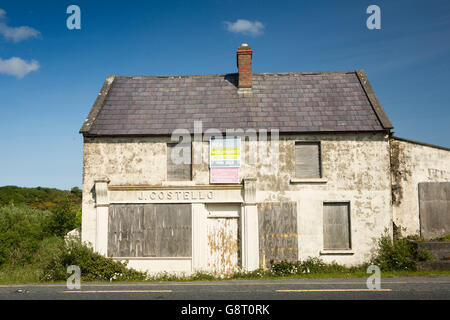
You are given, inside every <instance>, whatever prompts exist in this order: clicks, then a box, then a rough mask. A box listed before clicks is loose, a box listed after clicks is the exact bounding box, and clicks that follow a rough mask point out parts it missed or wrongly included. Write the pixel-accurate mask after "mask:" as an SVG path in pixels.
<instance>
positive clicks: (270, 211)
mask: <svg viewBox="0 0 450 320" xmlns="http://www.w3.org/2000/svg"><path fill="white" fill-rule="evenodd" d="M258 223H259V262H260V265H261V266H262V267H263V268H270V261H271V260H273V261H274V262H280V261H289V262H295V261H297V260H298V240H297V239H298V234H297V203H296V202H283V203H260V204H258Z"/></svg>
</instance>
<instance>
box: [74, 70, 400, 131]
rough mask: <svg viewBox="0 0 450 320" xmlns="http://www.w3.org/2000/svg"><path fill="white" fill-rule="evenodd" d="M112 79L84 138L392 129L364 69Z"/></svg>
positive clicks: (84, 125) (88, 119) (100, 99)
mask: <svg viewBox="0 0 450 320" xmlns="http://www.w3.org/2000/svg"><path fill="white" fill-rule="evenodd" d="M237 76H238V75H237V74H221V75H199V76H138V77H126V76H108V78H107V80H106V81H105V83H104V85H103V88H102V90H101V91H100V93H99V96H98V98H97V100H96V101H95V103H94V106H93V107H92V110H91V112H90V113H89V116H88V117H87V119H86V121H85V123H84V124H83V127H82V128H81V130H80V133H83V134H84V135H87V136H121V135H143V136H145V135H170V134H171V133H172V132H173V131H174V130H175V129H188V130H189V131H190V132H193V123H194V121H195V120H201V121H202V127H203V130H206V129H208V128H217V129H219V130H221V131H222V132H225V130H226V129H238V128H241V129H244V130H246V129H248V128H253V129H255V130H258V129H267V130H270V129H279V131H280V133H304V132H348V131H384V130H389V129H391V128H392V125H391V123H390V121H389V119H388V118H387V116H386V114H385V113H384V111H383V108H382V107H381V105H380V104H379V102H378V100H377V98H376V96H375V94H374V92H373V90H372V88H371V86H370V84H369V82H368V81H367V78H366V76H365V74H364V72H363V71H362V70H357V71H351V72H327V73H283V74H278V73H272V74H265V73H264V74H258V73H254V74H253V80H252V81H253V88H252V92H251V93H245V92H244V93H239V92H238V89H237Z"/></svg>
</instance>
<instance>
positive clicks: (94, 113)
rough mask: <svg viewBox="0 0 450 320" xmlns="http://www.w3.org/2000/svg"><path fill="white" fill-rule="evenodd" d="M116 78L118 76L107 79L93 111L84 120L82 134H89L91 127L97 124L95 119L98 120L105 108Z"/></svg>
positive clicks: (110, 76)
mask: <svg viewBox="0 0 450 320" xmlns="http://www.w3.org/2000/svg"><path fill="white" fill-rule="evenodd" d="M115 78H116V76H115V75H113V74H112V75H109V76H107V77H106V80H105V82H104V83H103V86H102V88H101V89H100V92H99V93H98V96H97V99H95V102H94V104H93V106H92V108H91V111H90V112H89V115H88V116H87V118H86V120H84V123H83V126H82V127H81V129H80V133H82V134H87V133H88V132H89V130H91V127H92V125H93V124H94V122H95V119H97V116H98V114H99V113H100V110H101V109H102V108H103V105H104V103H105V99H106V97H107V96H108V93H109V90H110V89H111V87H112V85H113V82H114V80H115Z"/></svg>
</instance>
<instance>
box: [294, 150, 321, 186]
mask: <svg viewBox="0 0 450 320" xmlns="http://www.w3.org/2000/svg"><path fill="white" fill-rule="evenodd" d="M320 170H321V169H320V144H319V143H318V142H296V143H295V177H296V178H301V179H302V178H320V176H321V172H320Z"/></svg>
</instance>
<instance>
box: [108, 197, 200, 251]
mask: <svg viewBox="0 0 450 320" xmlns="http://www.w3.org/2000/svg"><path fill="white" fill-rule="evenodd" d="M191 224H192V222H191V206H190V204H123V205H122V204H121V205H111V206H110V207H109V221H108V256H110V257H190V256H191V247H192V244H191V239H192V228H191Z"/></svg>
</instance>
